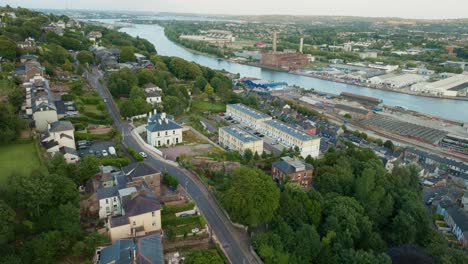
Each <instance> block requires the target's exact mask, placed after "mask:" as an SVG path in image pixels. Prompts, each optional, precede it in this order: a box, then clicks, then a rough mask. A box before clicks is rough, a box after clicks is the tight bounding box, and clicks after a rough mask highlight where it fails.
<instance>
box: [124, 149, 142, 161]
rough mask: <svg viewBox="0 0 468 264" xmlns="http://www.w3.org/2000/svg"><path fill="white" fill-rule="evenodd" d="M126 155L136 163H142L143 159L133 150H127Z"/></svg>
mask: <svg viewBox="0 0 468 264" xmlns="http://www.w3.org/2000/svg"><path fill="white" fill-rule="evenodd" d="M127 151H128V154H130V155H131V156H132V157H133V158H134V159H135V160H136V161H144V160H145V158H143V156H141V154H140V153H138V152H136V151H135V150H134V149H133V148H130V147H129V148H127Z"/></svg>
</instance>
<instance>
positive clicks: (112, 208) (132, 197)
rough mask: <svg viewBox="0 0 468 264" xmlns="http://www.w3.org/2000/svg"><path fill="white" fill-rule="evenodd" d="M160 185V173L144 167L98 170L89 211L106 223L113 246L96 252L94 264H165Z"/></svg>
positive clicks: (137, 165) (135, 165)
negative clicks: (159, 199) (162, 241)
mask: <svg viewBox="0 0 468 264" xmlns="http://www.w3.org/2000/svg"><path fill="white" fill-rule="evenodd" d="M160 184H161V172H159V171H158V170H155V169H153V168H151V167H149V166H148V165H146V164H145V163H134V164H131V165H128V166H126V167H123V168H120V169H119V168H116V167H112V166H103V167H101V172H100V173H99V174H98V175H97V177H95V178H94V179H93V181H92V183H91V184H90V185H89V186H88V187H87V188H89V190H88V191H89V192H94V193H95V195H93V196H92V198H90V199H93V200H92V206H90V208H88V209H89V210H91V211H93V212H91V213H93V214H95V213H97V214H98V215H99V219H101V220H104V221H105V222H106V227H107V231H108V235H109V236H110V239H111V242H112V245H110V246H108V247H101V248H98V250H97V252H96V256H95V259H94V263H97V264H100V263H103V264H104V263H106V264H107V263H164V260H163V251H162V248H163V247H162V243H161V209H162V207H161V205H160V203H159V201H158V197H159V196H160V187H161V186H160ZM93 197H95V198H93ZM96 211H97V212H96Z"/></svg>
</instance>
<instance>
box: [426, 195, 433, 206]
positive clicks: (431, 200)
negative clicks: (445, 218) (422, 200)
mask: <svg viewBox="0 0 468 264" xmlns="http://www.w3.org/2000/svg"><path fill="white" fill-rule="evenodd" d="M433 201H434V197H431V198H429V200H427V202H426V204H427V205H431V204H432V202H433Z"/></svg>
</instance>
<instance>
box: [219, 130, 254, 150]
mask: <svg viewBox="0 0 468 264" xmlns="http://www.w3.org/2000/svg"><path fill="white" fill-rule="evenodd" d="M218 141H219V144H220V145H221V146H223V147H225V148H227V149H230V150H237V151H239V153H240V154H241V155H244V153H245V151H246V150H247V149H250V150H251V151H252V153H255V152H257V153H258V154H259V155H260V154H262V153H263V140H261V139H259V138H256V137H254V136H252V135H249V134H247V133H246V132H245V131H242V130H241V129H240V128H238V127H233V126H229V127H220V128H219V140H218Z"/></svg>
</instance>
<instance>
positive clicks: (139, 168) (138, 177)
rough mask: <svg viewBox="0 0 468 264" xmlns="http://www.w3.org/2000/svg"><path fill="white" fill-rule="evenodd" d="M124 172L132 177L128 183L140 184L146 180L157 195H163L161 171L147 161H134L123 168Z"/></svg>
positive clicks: (147, 184)
mask: <svg viewBox="0 0 468 264" xmlns="http://www.w3.org/2000/svg"><path fill="white" fill-rule="evenodd" d="M122 171H123V173H124V174H125V175H126V176H127V177H129V178H130V179H131V183H129V184H127V185H134V184H135V183H137V184H140V183H142V182H144V183H145V184H146V186H147V187H148V188H149V189H151V190H152V191H153V193H154V194H155V195H156V197H159V196H160V195H161V178H162V175H161V172H160V171H159V170H156V169H153V168H152V167H150V166H149V165H148V164H146V163H141V162H138V163H133V164H130V165H128V166H126V167H123V168H122Z"/></svg>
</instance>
